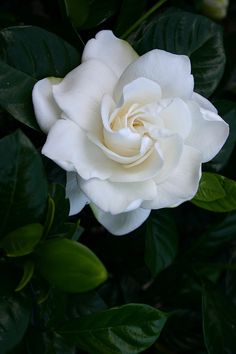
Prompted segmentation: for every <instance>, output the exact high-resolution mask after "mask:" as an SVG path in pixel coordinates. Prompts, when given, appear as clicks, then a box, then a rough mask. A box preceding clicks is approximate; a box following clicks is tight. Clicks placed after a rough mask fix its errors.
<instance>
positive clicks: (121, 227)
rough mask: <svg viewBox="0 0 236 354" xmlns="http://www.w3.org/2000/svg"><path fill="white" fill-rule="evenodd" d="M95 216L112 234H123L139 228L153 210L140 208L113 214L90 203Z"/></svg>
mask: <svg viewBox="0 0 236 354" xmlns="http://www.w3.org/2000/svg"><path fill="white" fill-rule="evenodd" d="M90 206H91V208H92V210H93V213H94V216H95V217H96V219H97V220H98V221H99V222H100V224H102V225H103V226H104V227H105V228H106V229H107V230H108V231H109V232H110V233H111V234H113V235H117V236H121V235H126V234H128V233H129V232H131V231H133V230H135V229H137V228H138V227H139V226H140V225H141V224H142V223H143V222H144V221H145V220H146V219H147V218H148V216H149V214H150V212H151V210H148V209H142V208H138V209H135V210H132V211H129V212H126V213H121V214H117V215H112V214H110V213H105V212H104V211H102V210H101V209H99V208H98V207H97V206H95V205H94V204H90Z"/></svg>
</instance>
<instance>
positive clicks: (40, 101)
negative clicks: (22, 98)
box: [32, 77, 62, 133]
mask: <svg viewBox="0 0 236 354" xmlns="http://www.w3.org/2000/svg"><path fill="white" fill-rule="evenodd" d="M61 80H62V79H59V78H56V77H48V78H46V79H42V80H39V81H38V82H37V83H36V84H35V85H34V88H33V92H32V99H33V105H34V112H35V116H36V119H37V122H38V125H39V127H40V128H41V130H42V131H43V132H44V133H48V132H49V129H50V128H51V127H52V126H53V124H54V123H55V122H56V121H57V120H58V119H59V118H60V117H61V110H60V108H59V107H58V105H57V104H56V102H55V100H54V97H53V94H52V87H53V85H57V84H59V82H61Z"/></svg>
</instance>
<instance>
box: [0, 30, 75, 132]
mask: <svg viewBox="0 0 236 354" xmlns="http://www.w3.org/2000/svg"><path fill="white" fill-rule="evenodd" d="M0 43H1V46H0V106H1V107H2V108H4V109H5V110H7V111H8V112H9V113H10V114H11V115H12V116H13V117H14V118H15V119H17V120H19V121H20V122H21V123H23V124H26V125H28V126H29V127H31V128H34V129H39V128H38V125H37V123H36V120H35V118H34V111H33V106H32V99H31V94H32V88H33V86H34V84H35V83H36V82H37V80H39V79H42V78H44V77H46V76H57V77H58V76H59V77H63V76H65V75H66V74H67V73H68V72H69V71H71V70H72V69H74V67H75V66H76V65H78V64H79V54H78V52H77V51H76V50H75V49H74V48H73V47H72V46H71V45H70V44H68V43H66V42H65V41H64V40H63V39H61V38H59V37H57V36H56V35H55V34H53V33H50V32H48V31H46V30H44V29H42V28H39V27H36V26H16V27H9V28H6V29H4V30H2V31H1V32H0Z"/></svg>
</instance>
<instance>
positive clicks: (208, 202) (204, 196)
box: [191, 172, 236, 212]
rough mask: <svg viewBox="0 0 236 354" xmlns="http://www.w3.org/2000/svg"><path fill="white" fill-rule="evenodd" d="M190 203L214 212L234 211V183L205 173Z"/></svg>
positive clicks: (235, 188)
mask: <svg viewBox="0 0 236 354" xmlns="http://www.w3.org/2000/svg"><path fill="white" fill-rule="evenodd" d="M191 202H192V203H193V204H195V205H197V206H198V207H200V208H203V209H207V210H210V211H215V212H228V211H233V210H236V182H235V181H233V180H231V179H229V178H226V177H224V176H221V175H218V174H214V173H209V172H205V173H203V175H202V178H201V180H200V184H199V190H198V192H197V194H196V195H195V197H194V198H193V199H192V200H191Z"/></svg>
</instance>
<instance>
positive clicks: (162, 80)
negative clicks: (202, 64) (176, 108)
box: [114, 49, 193, 102]
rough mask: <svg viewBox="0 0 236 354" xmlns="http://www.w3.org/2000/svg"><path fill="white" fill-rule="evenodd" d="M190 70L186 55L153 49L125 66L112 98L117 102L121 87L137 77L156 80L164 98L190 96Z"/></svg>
mask: <svg viewBox="0 0 236 354" xmlns="http://www.w3.org/2000/svg"><path fill="white" fill-rule="evenodd" d="M190 70H191V67H190V60H189V58H188V57H187V56H184V55H176V54H171V53H168V52H165V51H163V50H159V49H154V50H152V51H150V52H148V53H146V54H144V55H142V56H141V57H139V58H138V59H137V60H135V61H134V62H133V63H132V64H130V65H129V66H128V67H127V69H126V70H125V71H124V73H123V74H122V75H121V77H120V79H119V81H118V83H117V85H116V87H115V91H114V98H115V100H116V101H117V102H118V101H119V100H120V98H121V96H122V91H123V88H124V87H125V86H126V85H127V84H129V83H130V82H132V81H133V80H136V79H137V78H139V77H145V78H146V79H150V80H153V81H155V82H157V83H158V84H159V85H160V87H161V90H162V96H163V97H164V98H168V97H180V98H191V97H192V94H193V77H192V75H191V74H190Z"/></svg>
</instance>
